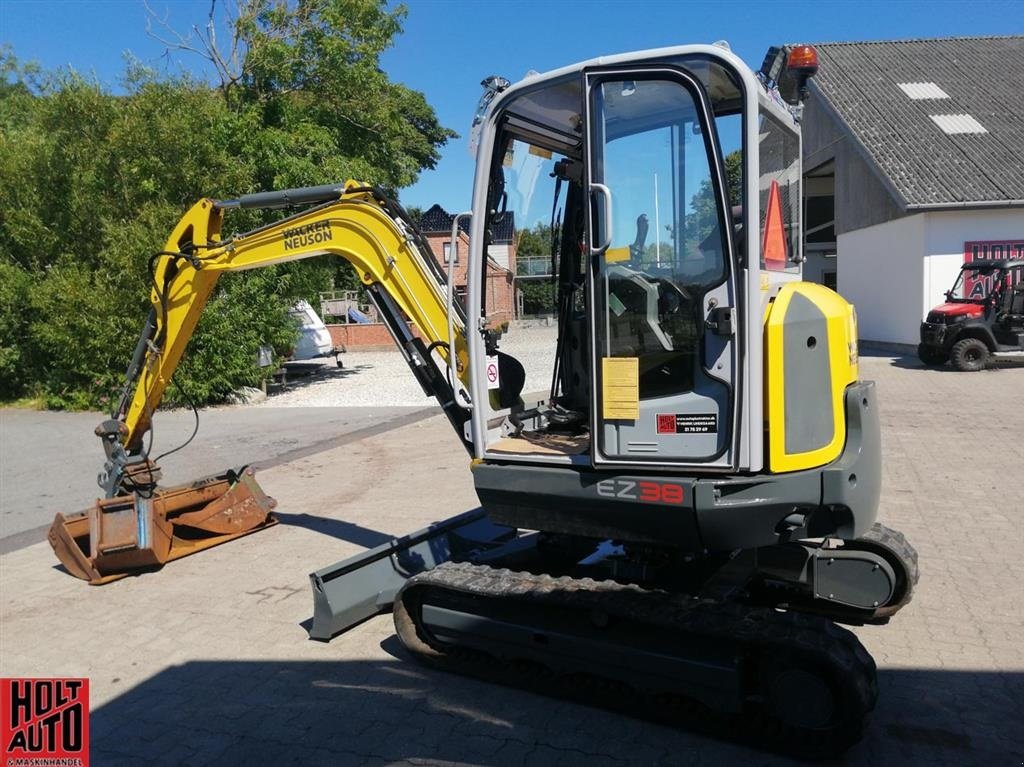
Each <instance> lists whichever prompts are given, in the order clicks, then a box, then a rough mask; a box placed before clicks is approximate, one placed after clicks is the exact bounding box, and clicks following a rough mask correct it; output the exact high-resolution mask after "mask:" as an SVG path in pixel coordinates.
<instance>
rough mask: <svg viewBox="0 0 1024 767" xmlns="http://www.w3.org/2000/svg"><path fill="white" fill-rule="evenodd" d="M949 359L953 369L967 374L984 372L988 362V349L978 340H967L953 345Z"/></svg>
mask: <svg viewBox="0 0 1024 767" xmlns="http://www.w3.org/2000/svg"><path fill="white" fill-rule="evenodd" d="M949 359H950V360H951V361H952V363H953V367H955V368H956V369H957V370H962V371H964V372H966V373H973V372H974V371H976V370H983V369H984V368H985V363H986V362H988V347H987V346H985V342H984V341H981V340H979V339H977V338H965V339H964V340H963V341H957V342H956V344H954V345H953V349H952V350H951V351H950V353H949Z"/></svg>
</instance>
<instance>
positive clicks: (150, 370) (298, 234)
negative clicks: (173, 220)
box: [123, 181, 468, 447]
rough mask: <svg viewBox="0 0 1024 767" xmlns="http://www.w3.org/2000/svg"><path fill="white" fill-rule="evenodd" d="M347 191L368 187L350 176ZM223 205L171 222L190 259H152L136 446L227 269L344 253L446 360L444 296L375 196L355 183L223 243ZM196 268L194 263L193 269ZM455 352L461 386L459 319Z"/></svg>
mask: <svg viewBox="0 0 1024 767" xmlns="http://www.w3.org/2000/svg"><path fill="white" fill-rule="evenodd" d="M345 186H346V190H348V189H357V188H361V189H365V188H366V187H365V185H362V184H357V183H356V182H353V181H349V182H348V183H347V184H346V185H345ZM223 215H224V213H223V211H222V210H221V209H219V208H218V207H217V206H216V204H215V203H214V201H213V200H208V199H206V200H200V201H199V202H197V203H196V204H195V205H193V206H192V208H191V209H190V210H189V211H188V213H186V214H185V215H184V216H183V217H182V219H181V221H179V222H178V224H177V226H175V228H174V231H173V232H172V233H171V236H170V237H169V238H168V240H167V244H166V245H165V246H164V250H165V251H167V252H169V253H180V252H181V251H182V249H183V248H184V247H185V246H186V245H188V244H191V245H192V247H193V248H194V251H193V252H194V257H195V259H196V262H195V264H193V263H190V262H189V261H188V260H187V259H185V258H180V257H179V258H173V257H165V258H161V259H160V260H159V261H158V262H157V267H156V270H155V280H154V284H155V285H158V286H159V285H165V286H166V291H165V292H166V297H165V299H164V300H161V296H160V294H159V292H158V291H157V290H156V289H154V291H153V294H152V301H153V305H154V306H155V307H156V313H157V327H156V331H155V333H154V335H153V339H154V341H153V342H152V343H151V345H150V349H149V351H148V353H147V355H146V360H145V367H144V369H143V371H142V373H141V375H140V378H139V381H138V384H137V385H136V387H135V391H134V394H133V396H132V400H131V404H130V406H129V408H128V412H127V414H126V416H125V420H124V423H125V427H126V429H127V433H126V434H125V436H124V439H123V442H124V444H125V445H127V446H129V447H134V446H136V445H138V444H139V440H141V438H142V435H143V434H144V433H145V431H146V430H147V429H148V428H149V423H150V417H151V415H152V413H153V412H154V411H155V410H156V408H157V406H158V405H159V404H160V401H161V399H162V398H163V394H164V391H165V390H166V388H167V386H168V384H169V383H170V380H171V376H172V374H173V373H174V370H175V368H176V367H177V366H178V363H179V361H180V360H181V356H182V354H183V353H184V351H185V347H186V346H187V345H188V341H189V339H190V338H191V337H192V333H193V332H194V331H195V327H196V324H197V323H198V321H199V317H200V315H201V314H202V311H203V307H205V306H206V302H207V300H208V299H209V297H210V295H211V293H212V292H213V289H214V287H215V286H216V284H217V280H218V279H219V278H220V276H221V275H222V274H223V273H225V272H232V271H242V270H245V269H255V268H258V267H262V266H270V265H272V264H279V263H283V262H285V261H294V260H298V259H304V258H310V257H313V256H320V255H324V254H333V255H336V256H340V257H341V258H343V259H345V260H346V261H348V262H349V263H350V264H352V266H353V267H355V269H356V272H357V273H358V274H359V278H360V279H361V280H362V281H363V282H364V283H365V284H367V285H369V284H372V283H379V284H380V285H381V286H383V288H384V290H385V291H386V292H387V293H388V294H389V295H390V296H391V297H392V298H393V299H394V301H395V303H397V304H398V306H399V308H401V309H402V311H403V312H405V314H406V315H407V316H408V317H409V318H410V319H411V320H412V322H413V323H415V324H416V326H417V327H418V328H419V330H420V333H421V334H422V335H423V338H424V340H425V341H426V343H427V344H430V343H432V342H434V341H440V342H443V343H444V344H445V346H441V347H440V348H439V353H440V354H441V355H442V357H444V358H445V360H446V361H447V354H448V351H447V347H446V344H447V342H448V304H447V298H446V295H445V289H444V287H443V286H442V285H440V284H439V282H438V280H437V279H436V278H435V277H434V275H433V274H432V273H431V271H430V267H429V266H428V264H427V262H426V260H425V259H426V258H429V255H427V254H423V253H420V252H419V250H418V249H417V247H416V246H415V245H414V244H413V241H412V238H411V237H410V236H409V235H408V234H407V233H406V232H405V231H403V229H402V227H401V226H400V225H399V224H398V223H397V222H396V221H395V220H394V219H393V218H391V216H390V215H389V214H388V213H387V211H386V210H384V208H383V207H381V205H380V204H379V203H378V202H377V201H376V200H374V198H373V196H372V195H370V194H368V193H366V192H360V191H353V192H346V193H345V194H344V195H342V197H341V198H340V199H338V201H337V202H332V203H329V204H326V205H320V206H318V207H316V208H312V209H310V210H309V211H308V212H303V213H300V214H298V215H295V216H291V217H289V218H287V219H285V220H284V221H281V222H278V223H275V224H270V225H268V226H265V227H262V228H259V229H256V230H253V231H252V232H248V233H246V234H244V235H236V236H235V237H233V238H231V239H229V240H226V241H223V242H222V241H221V239H220V229H221V223H222V219H223ZM196 266H198V268H196ZM453 319H454V322H455V353H456V368H457V370H458V375H459V378H460V379H461V380H462V381H463V383H464V384H465V383H466V382H467V379H466V376H467V371H468V353H467V347H466V335H465V329H464V328H463V326H462V323H461V321H460V320H459V319H458V318H457V317H456V318H453Z"/></svg>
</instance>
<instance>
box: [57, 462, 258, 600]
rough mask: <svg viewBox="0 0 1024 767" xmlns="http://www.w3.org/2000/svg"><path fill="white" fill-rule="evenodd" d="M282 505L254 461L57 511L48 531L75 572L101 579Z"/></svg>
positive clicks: (246, 528)
mask: <svg viewBox="0 0 1024 767" xmlns="http://www.w3.org/2000/svg"><path fill="white" fill-rule="evenodd" d="M276 505H277V502H276V501H275V500H274V499H273V498H271V497H269V496H268V495H267V494H266V493H264V492H263V489H262V488H261V487H260V486H259V484H257V482H256V478H255V476H254V473H253V470H252V469H244V470H242V471H241V472H234V471H229V472H227V473H225V474H222V475H219V476H215V477H207V478H206V479H201V480H198V481H196V482H193V483H192V484H189V485H179V486H177V487H172V488H168V489H165V490H157V491H155V492H153V494H152V495H151V496H143V495H140V494H138V493H137V494H135V495H121V496H117V497H116V498H106V499H102V500H98V501H96V505H95V506H93V507H92V508H91V509H86V510H85V511H80V512H78V513H75V514H68V515H64V514H59V513H58V514H57V516H56V518H55V519H54V520H53V525H52V526H51V527H50V532H49V535H48V538H49V541H50V546H52V547H53V551H54V553H55V554H56V555H57V559H59V560H60V562H61V564H62V565H64V567H65V568H66V569H67V571H68V572H69V573H71V574H72V575H74V576H75V577H77V578H81V579H82V580H86V581H89V583H90V584H92V585H94V586H98V585H100V584H103V583H109V582H110V581H114V580H117V579H118V578H124V577H125V576H127V575H131V574H132V573H134V572H138V571H140V570H146V569H154V568H158V567H160V566H162V565H164V564H165V563H167V562H170V561H172V560H175V559H181V558H182V557H187V556H188V555H189V554H194V553H195V552H197V551H202V550H203V549H208V548H210V547H212V546H217V545H219V544H221V543H226V542H227V541H230V540H232V539H234V538H239V537H241V536H243V535H247V534H249V533H254V532H256V531H257V530H262V529H264V528H266V527H270V526H271V525H275V524H277V520H276V519H274V517H273V516H272V515H271V513H270V511H271V509H273V508H274V506H276Z"/></svg>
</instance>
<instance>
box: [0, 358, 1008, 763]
mask: <svg viewBox="0 0 1024 767" xmlns="http://www.w3.org/2000/svg"><path fill="white" fill-rule="evenodd" d="M862 376H863V377H865V378H873V379H875V380H877V381H878V385H879V389H880V400H881V407H882V422H883V429H884V432H883V435H884V440H885V443H884V467H885V469H884V472H885V476H884V490H883V504H882V511H881V516H882V520H883V521H884V522H886V523H887V524H888V525H890V526H891V527H896V528H898V529H900V530H902V531H903V532H904V533H905V534H906V535H907V537H908V538H909V539H910V540H911V541H912V542H913V544H914V545H915V546H916V547H917V549H918V551H919V553H920V557H921V571H922V575H921V583H920V586H919V589H918V592H917V594H916V596H915V598H914V601H913V602H912V603H911V604H910V605H909V606H908V607H907V608H906V609H905V610H903V611H902V612H901V613H900V614H899V615H898V616H897V617H896V618H895V619H894V620H893V622H892V623H891V624H890V625H889V626H885V627H866V628H862V629H856V632H857V634H858V635H859V636H860V638H861V640H862V641H863V642H864V644H865V645H866V646H867V648H868V649H869V651H870V652H871V653H872V654H873V655H874V657H875V659H876V661H877V662H878V666H879V682H880V686H881V697H880V701H879V706H878V709H877V710H876V712H875V715H874V718H873V721H872V724H871V726H870V728H869V731H868V733H867V736H866V737H865V739H864V741H863V742H862V743H861V744H859V745H858V746H856V747H855V748H854V749H853V750H851V751H850V752H849V753H848V754H847V755H846V757H845V758H844V760H843V761H842V762H841V763H844V764H849V765H888V764H908V765H1012V766H1014V767H1019V765H1021V764H1022V763H1024V586H1022V583H1024V559H1022V552H1024V533H1022V531H1024V524H1022V523H1024V407H1022V403H1024V367H1019V366H1018V367H1006V368H1002V369H997V370H990V371H986V372H984V373H977V374H958V373H955V372H953V371H950V370H923V369H921V368H920V366H919V365H918V364H917V363H916V362H915V361H911V360H909V359H907V358H892V357H865V358H864V359H863V366H862ZM460 451H461V449H460V447H459V446H458V444H457V443H456V441H455V439H454V437H453V435H452V434H451V432H450V429H449V427H448V425H447V423H446V421H444V419H442V418H440V417H437V418H432V419H429V420H427V421H422V422H420V423H416V424H412V425H410V426H406V427H403V428H401V429H396V430H394V431H391V432H388V433H385V434H379V435H377V436H373V437H370V438H367V439H365V440H362V441H359V442H355V443H353V444H348V445H346V446H344V447H341V448H337V449H334V450H329V451H325V452H321V453H318V454H316V455H312V456H309V457H306V458H303V459H301V460H297V461H294V462H292V463H289V464H286V465H282V466H277V467H275V468H273V469H270V470H267V471H265V472H263V473H262V475H261V477H260V479H261V482H262V483H263V485H264V487H265V488H266V490H267V491H268V492H269V493H270V494H271V495H273V496H275V497H276V498H278V500H279V501H280V507H279V508H280V512H281V513H280V517H281V519H282V524H281V525H279V526H277V527H276V528H273V529H271V530H268V531H265V532H261V533H258V534H256V535H252V536H249V537H247V538H245V539H242V540H240V541H236V542H233V543H231V544H228V545H226V546H223V547H220V548H217V549H213V550H210V551H208V552H204V553H203V554H201V555H199V556H195V557H191V558H188V559H185V560H182V561H179V562H175V563H172V564H171V565H169V566H168V567H166V568H165V569H164V570H163V571H161V572H159V573H153V574H148V575H144V576H141V577H137V578H130V579H126V580H123V581H119V582H117V583H113V584H110V585H107V586H103V587H99V588H93V587H89V586H87V585H86V584H84V583H83V582H81V581H77V580H75V579H73V578H71V577H69V576H67V575H66V574H64V573H63V572H61V571H59V570H58V569H56V568H55V566H54V565H55V560H54V559H53V556H52V553H51V552H50V550H49V547H48V546H47V545H46V544H45V543H44V544H39V545H35V546H31V547H28V548H24V549H21V550H19V551H15V552H12V553H10V554H7V555H4V556H2V557H0V674H2V675H3V676H87V677H89V678H90V683H91V686H92V757H93V764H96V765H107V764H146V763H154V764H196V765H200V764H252V765H254V764H272V765H278V764H302V765H315V764H325V765H339V764H341V765H348V764H364V763H365V764H404V763H411V764H481V765H518V764H530V765H534V764H535V765H547V764H559V765H561V764H586V765H604V764H667V765H668V764H671V765H675V764H688V765H716V766H718V765H730V764H744V765H782V764H789V762H787V761H786V760H784V759H781V758H778V757H774V756H770V755H765V754H762V753H759V752H755V751H751V750H748V749H745V748H741V747H738V746H733V745H729V744H724V743H720V742H717V741H714V740H709V739H707V738H703V737H699V736H696V735H693V734H689V733H686V732H679V731H674V730H671V729H667V728H665V727H661V726H658V725H653V724H649V723H645V722H640V721H635V720H632V719H630V718H628V717H624V716H620V715H617V714H612V713H608V712H604V711H599V710H594V709H590V708H587V707H585V706H580V705H576V704H572V703H567V702H559V701H552V700H548V699H545V698H542V697H538V696H535V695H532V694H528V693H523V692H518V691H515V690H510V689H505V688H500V687H495V686H491V685H487V684H484V683H481V682H475V681H471V680H466V679H461V678H458V677H452V676H449V675H444V674H441V673H439V672H434V671H428V670H425V669H423V668H421V667H420V666H418V665H416V664H415V663H413V662H412V661H411V660H410V659H409V658H408V657H407V656H406V655H405V653H404V652H403V651H402V649H401V647H400V645H399V643H398V641H397V640H396V639H395V637H394V636H393V632H392V626H391V621H390V617H389V616H381V617H378V618H374V619H371V620H369V621H367V622H366V623H364V624H362V625H361V626H359V627H357V628H356V629H354V630H352V631H351V632H349V633H347V634H345V635H343V636H341V637H338V638H336V639H335V640H334V641H332V642H330V643H318V642H312V641H309V640H308V639H307V636H306V630H305V628H304V625H303V624H304V621H306V620H307V619H308V618H309V616H310V615H311V598H310V593H309V586H308V581H307V574H308V573H309V572H311V571H312V570H314V569H317V568H319V567H322V566H325V565H328V564H330V563H332V562H334V561H336V560H338V559H341V558H343V557H346V556H349V555H351V554H354V553H357V552H358V551H361V550H363V549H365V548H367V547H369V546H373V545H375V544H377V543H379V542H381V541H382V540H384V539H385V538H386V537H390V536H391V535H396V534H401V533H405V532H409V531H411V530H413V529H416V528H418V527H421V526H423V525H424V524H426V523H428V522H430V521H432V520H436V519H440V518H443V517H446V516H448V515H450V514H452V513H454V512H458V511H462V510H465V509H469V508H472V507H473V506H475V503H476V500H475V496H474V493H473V490H472V484H471V481H470V476H469V472H468V471H467V467H466V458H465V455H464V453H462V452H460ZM211 468H212V469H216V468H217V467H211Z"/></svg>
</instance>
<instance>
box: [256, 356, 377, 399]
mask: <svg viewBox="0 0 1024 767" xmlns="http://www.w3.org/2000/svg"><path fill="white" fill-rule="evenodd" d="M373 368H374V366H373V365H352V366H351V367H349V366H345V367H340V368H339V367H337V366H336V365H334V364H333V363H326V362H321V361H319V360H316V361H314V364H312V365H306V364H302V363H288V364H287V366H286V368H285V369H286V374H285V377H284V380H283V381H280V380H276V379H275V380H272V381H269V382H268V383H267V393H268V394H281V393H283V392H289V391H295V390H297V389H305V388H307V387H309V386H312V385H314V384H320V383H324V382H326V381H334V380H337V379H339V378H351V377H352V376H358V375H360V374H362V373H364V372H366V371H368V370H373Z"/></svg>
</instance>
